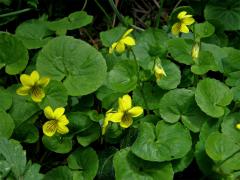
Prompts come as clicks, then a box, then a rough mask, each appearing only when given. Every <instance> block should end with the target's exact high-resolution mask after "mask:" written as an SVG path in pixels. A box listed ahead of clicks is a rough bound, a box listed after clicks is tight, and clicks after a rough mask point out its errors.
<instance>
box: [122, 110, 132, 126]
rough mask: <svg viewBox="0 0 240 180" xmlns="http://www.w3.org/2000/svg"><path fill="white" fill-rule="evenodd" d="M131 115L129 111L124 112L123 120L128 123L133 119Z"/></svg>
mask: <svg viewBox="0 0 240 180" xmlns="http://www.w3.org/2000/svg"><path fill="white" fill-rule="evenodd" d="M131 118H132V117H131V116H130V115H129V114H128V113H127V112H124V115H123V117H122V121H123V122H124V123H126V124H128V123H129V122H130V121H131Z"/></svg>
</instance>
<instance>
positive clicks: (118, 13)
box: [108, 0, 144, 31]
mask: <svg viewBox="0 0 240 180" xmlns="http://www.w3.org/2000/svg"><path fill="white" fill-rule="evenodd" d="M108 2H109V4H110V5H111V7H112V9H113V11H114V13H115V14H116V15H117V17H118V19H119V21H120V22H121V23H122V24H123V25H124V26H126V27H128V26H131V27H132V28H133V29H136V30H139V31H144V29H142V28H140V27H138V26H135V25H129V24H127V23H126V22H125V20H124V18H123V16H122V15H121V14H120V12H119V11H118V9H117V7H116V5H115V3H114V2H113V0H108Z"/></svg>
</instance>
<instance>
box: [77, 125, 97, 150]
mask: <svg viewBox="0 0 240 180" xmlns="http://www.w3.org/2000/svg"><path fill="white" fill-rule="evenodd" d="M100 134H101V129H100V126H99V124H97V123H94V124H93V125H91V126H90V127H89V128H88V129H86V130H85V131H83V132H80V133H79V134H78V135H77V141H78V143H79V144H81V145H82V146H83V147H86V146H88V145H89V144H91V143H92V142H94V141H96V140H97V139H98V138H99V136H100Z"/></svg>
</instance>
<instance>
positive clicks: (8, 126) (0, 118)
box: [0, 109, 15, 138]
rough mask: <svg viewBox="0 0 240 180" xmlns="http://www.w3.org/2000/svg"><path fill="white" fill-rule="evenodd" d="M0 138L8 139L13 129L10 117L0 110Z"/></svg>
mask: <svg viewBox="0 0 240 180" xmlns="http://www.w3.org/2000/svg"><path fill="white" fill-rule="evenodd" d="M0 124H1V126H0V137H6V138H10V137H11V135H12V133H13V129H14V127H15V124H14V121H13V119H12V117H11V116H10V115H9V114H8V113H6V112H5V111H4V110H1V109H0Z"/></svg>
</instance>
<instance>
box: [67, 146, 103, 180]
mask: <svg viewBox="0 0 240 180" xmlns="http://www.w3.org/2000/svg"><path fill="white" fill-rule="evenodd" d="M67 161H68V167H69V168H70V169H72V170H75V171H76V170H77V171H79V173H78V176H80V177H78V179H83V180H84V179H94V177H95V176H96V174H97V170H98V164H99V160H98V156H97V153H96V152H95V151H94V150H93V149H92V148H91V147H88V148H78V149H76V150H75V151H74V152H73V153H72V154H71V155H70V156H69V157H68V159H67Z"/></svg>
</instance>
